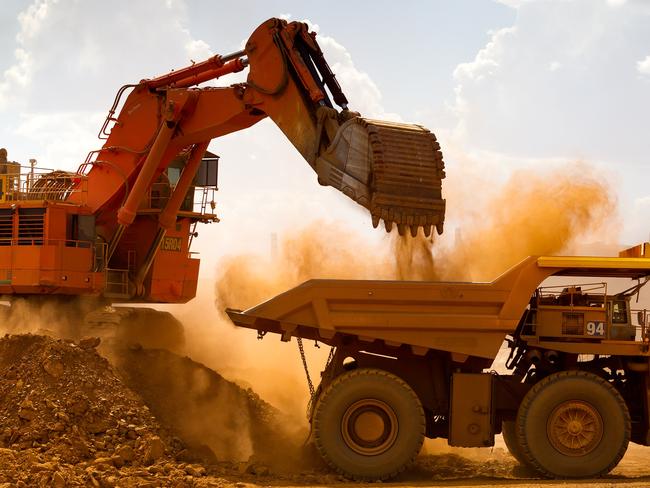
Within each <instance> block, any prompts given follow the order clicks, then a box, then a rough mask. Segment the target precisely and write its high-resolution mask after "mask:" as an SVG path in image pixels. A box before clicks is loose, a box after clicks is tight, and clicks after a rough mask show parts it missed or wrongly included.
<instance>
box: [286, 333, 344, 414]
mask: <svg viewBox="0 0 650 488" xmlns="http://www.w3.org/2000/svg"><path fill="white" fill-rule="evenodd" d="M296 342H297V343H298V351H300V359H302V365H303V367H304V368H305V376H307V384H308V385H309V402H308V403H307V419H310V418H311V409H312V406H313V404H314V400H316V389H315V388H314V383H313V382H312V381H311V375H310V374H309V368H308V367H307V357H306V356H305V347H304V346H303V344H302V337H296ZM335 351H336V348H335V347H334V346H332V347H330V353H329V355H328V356H327V361H326V362H325V368H324V370H323V371H326V370H327V368H328V366H329V365H330V363H331V362H332V359H333V358H334V352H335Z"/></svg>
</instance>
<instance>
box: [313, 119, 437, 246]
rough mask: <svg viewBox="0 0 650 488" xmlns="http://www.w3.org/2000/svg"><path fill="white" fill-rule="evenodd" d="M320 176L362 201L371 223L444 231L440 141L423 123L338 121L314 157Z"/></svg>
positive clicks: (402, 229) (427, 231)
mask: <svg viewBox="0 0 650 488" xmlns="http://www.w3.org/2000/svg"><path fill="white" fill-rule="evenodd" d="M316 172H317V173H318V180H319V182H320V183H321V184H323V185H330V186H333V187H334V188H337V189H338V190H340V191H341V192H343V193H344V194H346V195H347V196H348V197H350V198H352V199H353V200H354V201H356V202H357V203H359V204H360V205H363V206H364V207H366V208H367V209H368V210H370V214H371V216H372V223H373V226H374V227H377V226H378V225H379V221H380V220H383V221H384V225H385V226H386V230H387V231H389V232H390V230H391V229H392V228H393V224H395V225H397V229H398V231H399V234H400V235H404V234H405V233H406V231H407V230H410V232H411V234H412V235H413V236H415V235H417V232H418V228H419V227H422V228H423V230H424V233H425V235H426V236H429V235H430V234H431V230H432V228H433V227H435V228H436V230H437V231H438V234H442V231H443V224H444V220H445V200H444V199H443V198H442V192H441V184H442V179H443V178H444V177H445V172H444V162H443V160H442V152H441V151H440V145H439V144H438V142H437V141H436V137H435V135H433V134H432V133H431V132H430V131H429V130H427V129H426V128H424V127H422V126H419V125H412V124H401V123H396V122H385V121H379V120H370V119H365V118H362V117H354V118H352V119H350V120H348V121H347V122H345V123H344V124H342V125H341V127H340V129H339V130H338V132H337V133H336V135H335V137H334V139H333V140H332V142H331V144H330V145H329V147H328V148H327V149H326V150H325V151H324V152H322V153H321V154H320V155H319V157H318V159H317V160H316Z"/></svg>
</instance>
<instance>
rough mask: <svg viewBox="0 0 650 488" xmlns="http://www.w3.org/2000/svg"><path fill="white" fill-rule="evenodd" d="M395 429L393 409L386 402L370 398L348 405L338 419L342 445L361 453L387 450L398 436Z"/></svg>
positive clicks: (376, 452)
mask: <svg viewBox="0 0 650 488" xmlns="http://www.w3.org/2000/svg"><path fill="white" fill-rule="evenodd" d="M397 431H398V423H397V416H396V415H395V412H394V411H393V409H392V408H391V407H390V406H389V405H388V404H387V403H385V402H382V401H381V400H376V399H371V398H366V399H363V400H359V401H358V402H355V403H353V404H352V405H350V406H349V407H348V409H347V410H346V411H345V413H344V414H343V418H342V420H341V434H342V435H343V440H344V441H345V444H346V445H347V446H348V447H349V448H350V449H352V450H353V451H354V452H356V453H358V454H362V455H364V456H376V455H378V454H382V453H384V452H386V451H387V450H388V449H390V448H391V447H392V445H393V444H394V443H395V439H397Z"/></svg>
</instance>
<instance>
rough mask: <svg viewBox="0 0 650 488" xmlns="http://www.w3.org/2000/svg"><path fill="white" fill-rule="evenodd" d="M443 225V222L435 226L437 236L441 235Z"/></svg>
mask: <svg viewBox="0 0 650 488" xmlns="http://www.w3.org/2000/svg"><path fill="white" fill-rule="evenodd" d="M443 225H444V223H443V222H440V223H439V224H436V232H438V235H442V231H443Z"/></svg>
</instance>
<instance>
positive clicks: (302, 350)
mask: <svg viewBox="0 0 650 488" xmlns="http://www.w3.org/2000/svg"><path fill="white" fill-rule="evenodd" d="M296 342H298V350H299V351H300V359H302V365H303V366H304V368H305V374H306V375H307V384H308V385H309V396H310V397H311V398H314V391H315V390H314V383H312V381H311V376H309V368H308V367H307V358H306V357H305V348H304V347H303V345H302V337H296ZM311 398H310V403H311Z"/></svg>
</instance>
